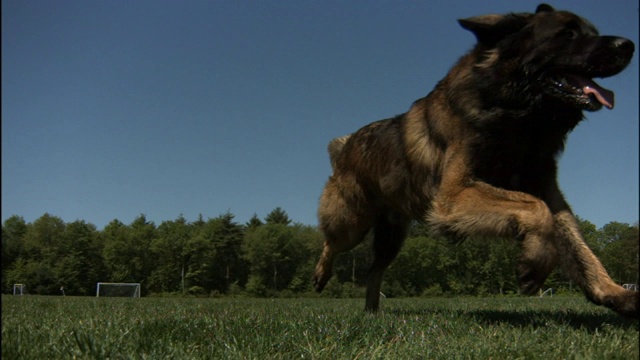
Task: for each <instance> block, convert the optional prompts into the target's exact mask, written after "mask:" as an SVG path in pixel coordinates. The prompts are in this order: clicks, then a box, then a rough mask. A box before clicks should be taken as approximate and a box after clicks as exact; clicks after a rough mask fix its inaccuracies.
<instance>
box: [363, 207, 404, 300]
mask: <svg viewBox="0 0 640 360" xmlns="http://www.w3.org/2000/svg"><path fill="white" fill-rule="evenodd" d="M408 225H409V221H408V220H406V219H404V218H402V217H401V216H399V215H396V214H393V215H389V214H387V215H383V216H381V217H380V218H379V219H378V221H377V222H376V224H375V225H374V228H373V253H374V258H373V263H372V264H371V269H370V270H369V277H368V279H367V295H366V303H365V310H366V311H370V312H374V311H377V310H378V307H379V305H380V288H381V286H382V278H383V275H384V271H385V270H386V269H387V267H389V265H390V264H391V262H392V261H393V260H394V259H395V258H396V256H397V255H398V252H399V251H400V248H401V247H402V243H403V242H404V239H405V237H406V236H407V228H408Z"/></svg>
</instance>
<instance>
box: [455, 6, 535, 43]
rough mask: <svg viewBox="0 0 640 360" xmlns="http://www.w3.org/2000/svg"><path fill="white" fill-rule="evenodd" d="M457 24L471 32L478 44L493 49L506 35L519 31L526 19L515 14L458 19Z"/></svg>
mask: <svg viewBox="0 0 640 360" xmlns="http://www.w3.org/2000/svg"><path fill="white" fill-rule="evenodd" d="M458 23H459V24H460V26H462V27H463V28H464V29H467V30H469V31H471V32H472V33H473V34H474V35H475V36H476V38H477V39H478V42H479V43H481V44H483V45H485V46H488V47H495V46H496V44H497V43H498V42H500V40H502V39H504V38H505V37H506V36H507V35H509V34H513V33H515V32H518V31H520V30H521V29H522V28H523V27H524V26H525V25H526V19H525V17H524V16H520V15H515V14H509V15H495V14H491V15H481V16H474V17H470V18H467V19H459V20H458Z"/></svg>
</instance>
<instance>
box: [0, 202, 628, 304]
mask: <svg viewBox="0 0 640 360" xmlns="http://www.w3.org/2000/svg"><path fill="white" fill-rule="evenodd" d="M234 218H235V216H234V215H233V214H232V213H231V212H227V213H224V214H221V215H219V216H217V217H214V218H208V219H207V220H205V219H204V218H203V216H202V215H200V216H199V217H198V219H196V220H195V221H188V220H187V219H185V218H184V217H183V216H179V217H178V218H177V219H175V220H167V221H163V222H162V223H160V224H159V225H156V224H155V223H153V222H151V221H148V220H147V219H146V217H145V215H143V214H141V215H139V216H138V217H136V218H135V219H134V220H133V222H131V223H130V224H125V223H123V222H121V221H119V220H112V221H111V222H110V223H109V224H107V225H106V226H105V227H104V229H102V230H99V229H97V228H96V226H94V225H93V224H91V223H89V222H86V221H83V220H76V221H74V222H70V223H65V222H64V221H63V220H62V219H60V218H58V217H56V216H53V215H50V214H44V215H42V216H41V217H40V218H38V219H37V220H35V221H34V222H33V223H26V222H25V221H24V219H23V218H22V217H21V216H18V215H14V216H11V217H10V218H8V219H6V220H5V221H4V222H3V224H2V292H3V293H5V294H7V293H11V292H12V288H13V284H16V283H20V284H25V285H26V292H27V293H28V294H38V295H67V296H68V295H73V296H95V294H96V283H97V282H127V283H140V284H141V292H142V296H203V297H205V296H206V297H216V296H248V297H298V296H315V295H314V294H313V289H312V286H311V285H312V284H311V277H312V274H313V269H314V267H315V263H316V261H317V259H318V256H319V254H320V251H321V249H322V235H321V233H320V232H319V231H318V230H317V228H316V227H315V226H309V225H304V224H299V223H294V222H293V221H292V220H291V219H290V218H289V215H288V214H287V213H286V212H285V211H284V210H283V209H281V208H279V207H277V208H275V209H274V210H273V211H271V212H270V213H269V214H267V216H266V217H264V218H263V219H260V218H259V217H258V216H257V215H256V214H254V216H253V217H252V218H251V219H250V220H249V221H248V222H247V223H244V224H240V223H238V222H236V221H234ZM578 220H579V223H580V227H581V229H582V233H583V235H584V237H585V240H586V241H587V243H588V245H589V246H590V247H591V249H592V250H593V251H594V252H595V254H596V255H597V256H598V257H599V258H600V260H601V261H602V263H603V264H604V266H605V267H606V269H607V270H608V271H609V274H610V275H611V277H612V278H613V279H614V280H615V281H617V282H618V283H620V284H626V283H634V284H637V283H638V243H639V241H638V236H639V234H638V223H635V224H633V225H630V224H626V223H619V222H610V223H608V224H606V225H605V226H603V227H602V228H600V229H597V228H596V226H595V225H594V224H592V223H590V222H589V221H587V220H584V219H580V218H579V219H578ZM369 242H370V239H369V240H366V241H365V242H363V244H361V245H359V246H358V247H356V248H355V249H353V250H352V251H351V252H348V253H345V254H342V255H341V256H340V257H339V258H338V261H337V262H336V266H335V268H334V274H335V276H334V277H333V278H332V280H331V281H330V282H329V284H328V286H327V288H326V289H325V292H324V293H323V296H330V297H358V296H362V294H363V288H364V284H365V281H366V276H367V270H368V266H369V264H370V261H371V253H370V246H368V245H369V244H368V243H369ZM517 256H518V244H517V243H516V241H514V240H509V239H486V238H485V239H475V238H470V239H466V240H464V241H461V242H451V241H449V240H447V239H445V238H442V237H439V236H434V235H432V234H431V233H430V231H429V229H428V228H427V227H426V226H425V225H424V224H421V223H415V224H413V225H412V227H411V231H410V234H409V237H408V238H407V239H406V241H405V244H404V247H403V249H402V251H401V252H400V254H399V255H398V258H397V259H396V260H395V261H394V262H393V264H392V265H391V266H390V267H389V269H388V270H387V272H386V274H385V282H384V283H383V288H382V291H383V293H384V294H385V295H386V296H388V297H409V296H449V295H470V296H473V295H483V296H484V295H493V294H505V295H508V294H516V293H517V282H516V276H515V270H514V269H515V259H517ZM62 288H64V294H63V293H62V292H61V289H62ZM546 288H553V289H554V290H555V291H561V292H573V291H578V289H576V288H575V286H574V285H573V284H572V283H571V282H570V281H568V280H567V279H566V278H565V277H564V276H563V274H562V273H561V271H560V270H556V271H554V273H553V274H552V275H551V276H550V277H549V279H548V280H547V281H546V283H545V289H546Z"/></svg>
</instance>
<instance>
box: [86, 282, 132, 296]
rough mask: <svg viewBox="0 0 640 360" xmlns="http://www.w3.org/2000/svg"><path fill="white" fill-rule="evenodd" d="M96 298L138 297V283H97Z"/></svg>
mask: <svg viewBox="0 0 640 360" xmlns="http://www.w3.org/2000/svg"><path fill="white" fill-rule="evenodd" d="M96 296H97V297H107V296H108V297H114V296H118V297H136V298H139V297H140V283H109V282H99V283H98V285H97V288H96Z"/></svg>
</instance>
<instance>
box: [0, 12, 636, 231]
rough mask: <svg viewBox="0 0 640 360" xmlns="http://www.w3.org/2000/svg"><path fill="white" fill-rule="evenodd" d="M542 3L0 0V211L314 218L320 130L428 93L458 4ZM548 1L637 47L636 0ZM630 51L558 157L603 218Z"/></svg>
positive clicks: (630, 217)
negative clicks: (610, 95)
mask: <svg viewBox="0 0 640 360" xmlns="http://www.w3.org/2000/svg"><path fill="white" fill-rule="evenodd" d="M537 4H538V1H504V0H491V1H475V0H470V1H458V0H437V1H436V0H430V1H408V0H407V1H355V0H349V1H312V0H300V1H298V0H296V1H293V0H291V1H275V0H267V1H262V0H259V1H258V0H256V1H253V0H252V1H248V0H241V1H231V0H228V1H227V0H225V1H199V0H189V1H177V0H175V1H159V0H153V1H142V0H136V1H124V0H114V1H85V0H78V1H65V0H58V1H48V0H21V1H17V0H2V220H3V221H4V220H6V219H7V218H8V217H10V216H12V215H19V216H23V217H24V219H25V220H26V221H27V222H32V221H34V220H36V219H37V218H39V217H40V216H42V215H43V214H45V213H49V214H51V215H54V216H58V217H60V218H62V219H63V220H64V221H66V222H72V221H75V220H85V221H87V222H90V223H93V224H95V225H96V226H97V227H98V228H99V229H102V228H103V227H104V226H105V225H106V224H108V223H109V222H110V221H111V220H113V219H118V220H120V221H122V222H124V223H131V222H132V221H133V220H134V219H135V217H137V216H138V215H140V214H144V215H146V217H147V219H148V220H150V221H153V222H155V223H156V225H159V224H160V223H161V222H162V221H165V220H175V219H176V218H177V217H178V216H180V215H183V216H184V217H185V218H186V219H187V220H189V221H194V220H196V219H197V218H198V215H199V214H202V215H203V217H204V218H205V219H207V218H210V217H216V216H218V215H220V214H223V213H225V212H227V211H230V212H231V213H233V214H235V215H236V218H235V220H236V221H238V222H240V223H244V222H246V221H248V220H249V218H250V217H251V216H252V215H253V214H254V213H256V214H257V215H258V216H259V217H260V218H264V216H266V215H267V214H268V213H269V212H270V211H271V210H273V209H274V208H275V207H278V206H279V207H281V208H283V209H284V210H285V211H286V212H287V213H288V214H289V217H290V218H291V219H293V221H295V222H300V223H304V224H309V225H315V224H316V223H317V222H316V209H317V203H318V198H319V196H320V192H321V191H322V187H323V186H324V183H325V181H326V180H327V178H328V176H329V174H330V165H329V159H328V156H327V153H326V145H327V143H328V142H329V140H331V139H332V138H334V137H337V136H341V135H344V134H347V133H350V132H352V131H354V130H356V129H358V128H360V127H361V126H363V125H366V124H368V123H370V122H372V121H375V120H379V119H382V118H387V117H391V116H393V115H396V114H399V113H403V112H405V111H406V110H407V109H408V108H409V106H410V105H411V103H412V102H413V101H414V100H416V99H418V98H420V97H422V96H424V95H426V94H427V93H428V92H429V91H430V90H431V89H432V88H433V87H434V86H435V84H436V82H437V81H438V80H440V79H441V78H442V77H443V76H444V75H445V74H446V72H447V70H448V69H449V68H450V67H451V65H453V63H454V62H455V61H456V60H457V59H458V58H459V57H460V56H461V55H463V54H464V53H465V52H466V51H467V50H469V49H470V48H471V47H472V45H473V43H474V37H473V35H472V34H471V33H469V32H467V31H465V30H463V29H462V28H461V27H460V26H459V25H458V24H457V22H456V19H458V18H465V17H470V16H475V15H482V14H488V13H505V12H510V11H514V12H523V11H527V12H531V11H534V9H535V7H536V5H537ZM550 4H551V5H553V6H555V7H556V8H558V9H568V10H572V11H574V12H576V13H578V14H580V15H582V16H584V17H586V18H587V19H589V20H591V22H592V23H593V24H595V25H596V26H597V27H598V28H599V29H600V32H601V33H602V34H611V35H619V36H624V37H627V38H629V39H631V40H633V41H634V43H635V44H636V47H637V46H638V45H640V44H639V42H638V2H637V0H620V1H618V0H613V1H602V0H598V1H595V0H593V1H577V0H576V1H568V0H563V1H554V2H550ZM638 58H639V57H638V51H637V50H636V54H635V55H634V58H633V60H632V62H631V64H630V65H629V67H628V68H627V69H626V70H625V71H624V72H623V73H622V74H621V75H619V76H617V77H615V78H610V79H603V80H600V81H598V82H599V83H600V85H602V86H604V87H607V88H609V89H611V90H613V91H615V93H616V106H615V108H614V109H613V110H611V111H609V110H606V109H605V110H602V111H600V112H597V113H587V121H585V122H583V123H582V124H581V125H580V126H579V127H578V128H577V129H576V130H575V131H574V132H573V133H572V134H571V136H570V137H569V141H568V144H567V150H566V151H565V154H564V155H563V157H562V158H561V161H560V176H559V181H560V184H561V187H562V188H563V191H564V193H565V195H566V197H567V199H568V201H569V203H571V204H572V207H573V210H574V212H575V213H576V214H578V215H579V216H581V217H582V218H585V219H587V220H589V221H591V222H593V223H594V224H596V226H598V227H601V226H603V225H605V224H606V223H608V222H610V221H620V222H627V223H635V222H636V221H638V217H639V216H638V208H639V205H638V198H639V194H638V187H639V185H638V184H639V179H638V168H639V165H638V163H639V159H638V153H639V148H640V146H639V144H638V133H639V130H638V99H639V94H638V88H639V86H638V77H639V76H638Z"/></svg>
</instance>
